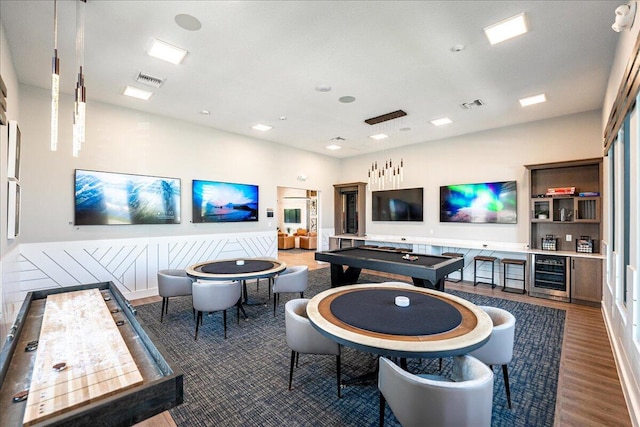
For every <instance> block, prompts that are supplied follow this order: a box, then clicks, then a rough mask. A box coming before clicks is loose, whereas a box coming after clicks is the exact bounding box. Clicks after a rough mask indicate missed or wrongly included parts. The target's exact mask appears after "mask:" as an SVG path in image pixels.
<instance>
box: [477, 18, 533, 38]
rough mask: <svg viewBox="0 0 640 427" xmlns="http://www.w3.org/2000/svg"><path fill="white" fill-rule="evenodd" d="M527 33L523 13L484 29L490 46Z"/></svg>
mask: <svg viewBox="0 0 640 427" xmlns="http://www.w3.org/2000/svg"><path fill="white" fill-rule="evenodd" d="M527 31H528V29H527V21H526V19H525V15H524V12H522V13H519V14H517V15H515V16H512V17H511V18H507V19H504V20H502V21H500V22H498V23H496V24H493V25H489V26H488V27H485V28H484V34H485V35H486V36H487V39H489V43H491V44H492V45H493V44H496V43H500V42H503V41H505V40H509V39H512V38H514V37H517V36H519V35H521V34H524V33H526V32H527Z"/></svg>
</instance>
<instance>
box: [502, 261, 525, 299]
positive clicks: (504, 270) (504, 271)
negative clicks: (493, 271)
mask: <svg viewBox="0 0 640 427" xmlns="http://www.w3.org/2000/svg"><path fill="white" fill-rule="evenodd" d="M501 262H502V290H503V291H504V292H513V293H523V294H524V293H526V292H527V287H526V280H527V261H526V260H524V259H511V258H504V259H503V260H502V261H501ZM509 266H512V267H513V266H515V267H518V266H519V267H522V278H520V277H519V276H509V275H508V272H509V269H508V268H507V267H509ZM507 280H511V281H516V282H522V290H520V289H518V288H509V287H507Z"/></svg>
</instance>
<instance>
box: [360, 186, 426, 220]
mask: <svg viewBox="0 0 640 427" xmlns="http://www.w3.org/2000/svg"><path fill="white" fill-rule="evenodd" d="M422 198H423V191H422V188H406V189H402V190H385V191H373V192H372V193H371V211H372V215H371V216H372V218H371V219H372V220H373V221H422V220H423V218H422V216H423V214H422V210H423V203H422V202H423V200H422Z"/></svg>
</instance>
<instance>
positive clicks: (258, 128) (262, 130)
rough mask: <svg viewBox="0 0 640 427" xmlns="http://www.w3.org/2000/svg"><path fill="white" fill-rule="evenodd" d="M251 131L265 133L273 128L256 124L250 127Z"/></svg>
mask: <svg viewBox="0 0 640 427" xmlns="http://www.w3.org/2000/svg"><path fill="white" fill-rule="evenodd" d="M251 129H255V130H259V131H260V132H266V131H268V130H270V129H273V126H269V125H264V124H262V123H258V124H257V125H253V126H251Z"/></svg>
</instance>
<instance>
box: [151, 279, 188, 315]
mask: <svg viewBox="0 0 640 427" xmlns="http://www.w3.org/2000/svg"><path fill="white" fill-rule="evenodd" d="M192 283H193V280H192V279H191V278H190V277H189V276H187V273H186V272H185V271H184V270H176V269H169V270H160V271H158V295H160V296H161V297H162V308H161V310H160V322H162V319H163V318H164V315H165V314H166V313H168V312H169V298H171V297H179V296H185V295H191V285H192Z"/></svg>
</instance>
